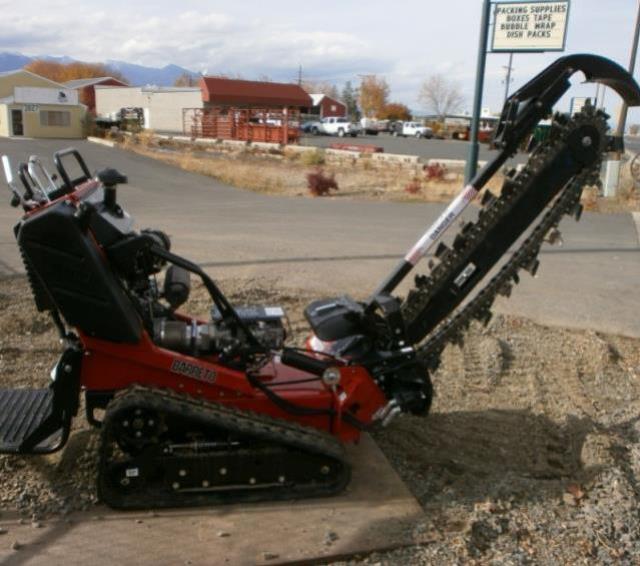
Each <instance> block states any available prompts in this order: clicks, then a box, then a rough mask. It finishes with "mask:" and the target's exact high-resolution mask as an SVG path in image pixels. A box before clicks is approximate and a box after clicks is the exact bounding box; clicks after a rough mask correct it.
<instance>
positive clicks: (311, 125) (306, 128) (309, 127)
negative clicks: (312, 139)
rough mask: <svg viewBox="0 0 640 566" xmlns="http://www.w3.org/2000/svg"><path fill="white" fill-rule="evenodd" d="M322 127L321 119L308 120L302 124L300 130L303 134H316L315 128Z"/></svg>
mask: <svg viewBox="0 0 640 566" xmlns="http://www.w3.org/2000/svg"><path fill="white" fill-rule="evenodd" d="M319 128H320V120H306V121H305V122H302V124H300V131H301V132H302V133H303V134H314V133H315V131H314V130H318V129H319Z"/></svg>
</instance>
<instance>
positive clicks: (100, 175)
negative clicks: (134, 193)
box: [96, 168, 128, 216]
mask: <svg viewBox="0 0 640 566" xmlns="http://www.w3.org/2000/svg"><path fill="white" fill-rule="evenodd" d="M96 177H97V179H98V181H100V182H101V183H102V185H103V186H104V201H103V202H104V205H105V207H106V208H107V209H108V210H110V211H112V212H113V213H115V214H116V215H118V216H121V215H122V210H121V209H120V207H119V206H118V203H117V201H116V185H122V184H126V183H127V181H128V179H127V177H126V175H123V174H122V173H120V172H119V171H117V170H116V169H110V168H108V169H101V170H100V171H98V172H97V173H96Z"/></svg>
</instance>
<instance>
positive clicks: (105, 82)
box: [64, 77, 129, 114]
mask: <svg viewBox="0 0 640 566" xmlns="http://www.w3.org/2000/svg"><path fill="white" fill-rule="evenodd" d="M97 85H100V86H129V85H128V84H127V83H125V82H123V81H121V80H118V79H114V78H113V77H93V78H90V79H76V80H73V81H67V82H66V83H64V86H66V87H67V88H72V89H75V90H77V91H78V98H79V100H80V103H81V104H84V105H85V106H86V107H87V111H88V112H91V113H92V114H95V113H96V90H95V87H96V86H97Z"/></svg>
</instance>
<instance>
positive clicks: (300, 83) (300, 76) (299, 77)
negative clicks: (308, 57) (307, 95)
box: [298, 63, 302, 86]
mask: <svg viewBox="0 0 640 566" xmlns="http://www.w3.org/2000/svg"><path fill="white" fill-rule="evenodd" d="M298 86H302V63H300V65H298Z"/></svg>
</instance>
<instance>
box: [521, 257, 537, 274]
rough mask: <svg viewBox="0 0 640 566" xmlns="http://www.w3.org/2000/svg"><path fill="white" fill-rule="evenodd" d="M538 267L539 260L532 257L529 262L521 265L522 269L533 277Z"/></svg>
mask: <svg viewBox="0 0 640 566" xmlns="http://www.w3.org/2000/svg"><path fill="white" fill-rule="evenodd" d="M538 267H540V260H539V259H536V258H535V257H534V258H533V259H532V260H531V261H529V263H527V264H526V265H524V266H523V269H524V270H525V271H528V272H529V273H530V274H531V277H535V276H536V273H537V272H538Z"/></svg>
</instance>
